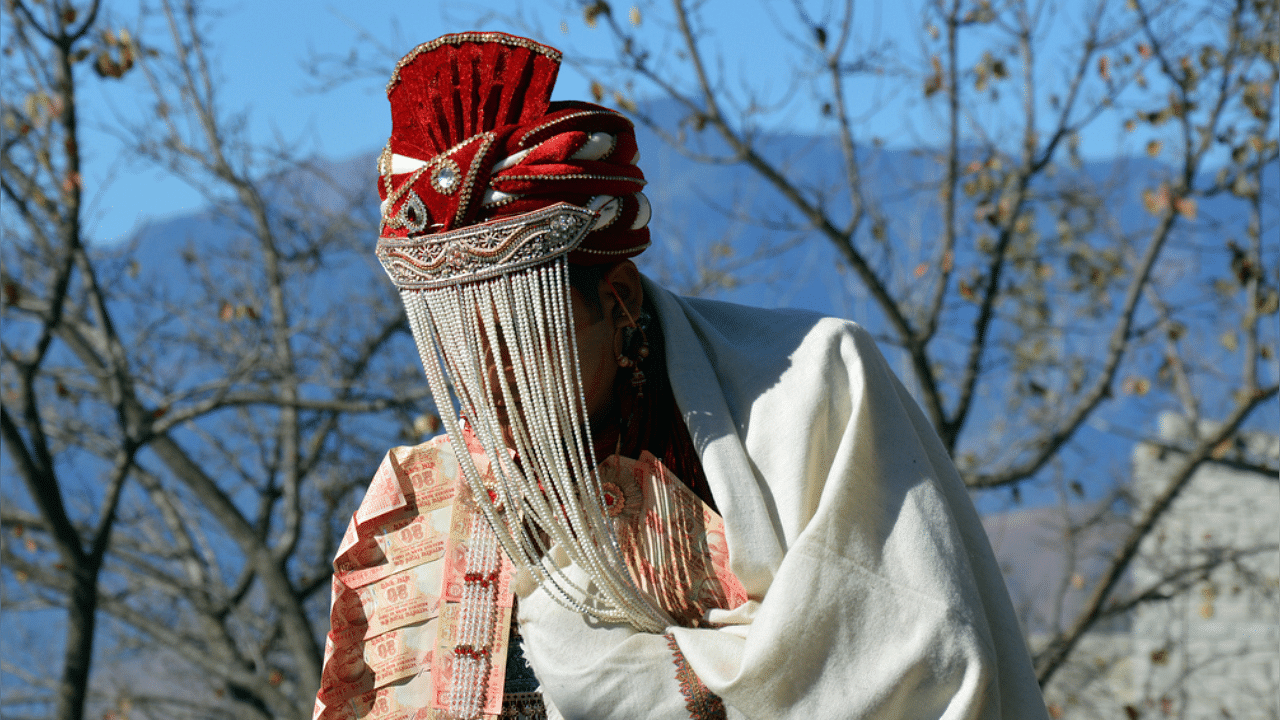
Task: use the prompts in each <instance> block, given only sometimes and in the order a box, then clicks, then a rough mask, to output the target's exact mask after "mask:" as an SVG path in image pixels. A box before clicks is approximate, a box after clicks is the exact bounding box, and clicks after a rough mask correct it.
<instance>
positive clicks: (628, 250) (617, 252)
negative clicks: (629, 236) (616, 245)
mask: <svg viewBox="0 0 1280 720" xmlns="http://www.w3.org/2000/svg"><path fill="white" fill-rule="evenodd" d="M652 244H653V243H651V242H647V243H645V244H643V245H634V246H632V247H629V248H623V249H621V250H593V249H591V248H584V247H580V248H578V252H584V253H592V254H594V255H626V254H627V253H638V252H641V251H643V250H644V249H645V248H647V247H649V246H650V245H652Z"/></svg>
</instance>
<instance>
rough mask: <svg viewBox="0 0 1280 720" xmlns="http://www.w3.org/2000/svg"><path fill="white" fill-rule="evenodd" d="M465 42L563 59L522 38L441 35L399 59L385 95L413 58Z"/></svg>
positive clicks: (395, 83) (493, 33)
mask: <svg viewBox="0 0 1280 720" xmlns="http://www.w3.org/2000/svg"><path fill="white" fill-rule="evenodd" d="M466 42H473V43H486V42H494V43H500V44H502V45H508V46H510V47H522V48H524V49H525V50H530V51H532V52H536V53H538V54H539V55H542V56H544V57H547V58H550V59H551V61H552V62H554V63H557V64H558V63H559V62H560V59H561V58H562V57H564V55H563V54H562V53H561V52H560V51H559V50H556V49H555V48H551V47H547V46H546V45H540V44H538V43H536V42H534V41H532V40H526V39H525V38H522V37H515V36H512V35H507V34H506V33H496V32H465V33H453V34H452V35H442V36H440V37H438V38H436V39H435V40H430V41H428V42H424V43H422V44H421V45H419V46H418V47H416V48H414V49H413V50H410V51H409V54H408V55H405V56H404V57H403V58H401V59H400V62H398V63H396V69H395V70H393V71H392V72H391V79H390V80H388V81H387V95H390V94H391V89H392V88H394V87H395V86H396V85H398V84H399V83H400V69H401V68H403V67H404V66H405V65H408V64H409V63H411V62H413V59H414V58H416V57H418V56H419V55H421V54H422V53H425V52H431V51H432V50H435V49H436V48H438V47H441V46H443V45H461V44H462V43H466Z"/></svg>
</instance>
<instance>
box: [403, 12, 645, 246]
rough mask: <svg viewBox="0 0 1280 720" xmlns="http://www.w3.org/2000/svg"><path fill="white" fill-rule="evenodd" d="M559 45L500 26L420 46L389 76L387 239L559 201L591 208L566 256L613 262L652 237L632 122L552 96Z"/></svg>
mask: <svg viewBox="0 0 1280 720" xmlns="http://www.w3.org/2000/svg"><path fill="white" fill-rule="evenodd" d="M560 57H561V55H560V52H559V51H558V50H555V49H554V48H550V47H547V46H545V45H540V44H538V43H535V42H533V41H532V40H527V39H525V38H521V37H515V36H513V35H507V34H505V33H493V32H486V33H479V32H471V33H459V34H454V35H445V36H444V37H441V38H437V39H436V40H432V41H431V42H428V43H424V44H422V45H419V46H418V47H417V48H414V50H413V51H412V52H410V53H409V54H408V55H406V56H405V57H404V59H403V60H401V61H400V63H399V64H398V65H397V66H396V69H395V72H394V73H393V74H392V76H391V81H390V82H389V83H388V84H387V99H388V100H390V101H391V125H392V129H391V139H390V140H389V141H388V142H387V146H386V148H385V149H384V150H383V152H382V156H381V157H380V158H379V161H378V171H379V176H380V179H379V187H378V192H379V195H380V196H381V198H382V200H383V203H382V230H381V235H382V237H383V238H385V239H389V240H394V239H406V238H415V237H423V236H430V235H436V234H439V233H446V232H449V231H452V230H456V229H459V228H464V227H467V226H472V225H475V224H477V223H484V222H486V221H490V220H499V219H503V218H508V219H509V218H513V217H514V216H520V215H524V214H526V213H531V212H534V211H537V210H541V209H542V208H546V207H549V206H551V205H554V204H556V203H561V202H567V203H571V204H573V205H577V206H579V207H583V208H587V209H588V210H591V211H593V212H595V213H596V218H595V220H594V223H593V225H592V230H591V231H590V232H588V233H587V234H586V236H585V237H584V238H583V240H582V242H581V244H580V245H578V246H577V249H575V250H574V251H573V252H572V253H570V255H569V261H570V262H572V263H576V264H582V265H594V264H599V263H604V262H612V261H615V260H620V259H622V258H627V257H631V256H633V255H637V254H639V253H640V252H641V251H643V250H644V249H645V248H646V247H648V246H649V229H648V227H647V226H646V225H647V223H648V221H649V203H648V200H646V199H645V197H644V195H643V194H641V193H640V190H641V189H642V188H643V187H644V184H645V181H644V173H642V172H641V171H640V168H639V167H637V166H636V164H635V163H636V160H637V159H638V155H639V153H638V151H637V149H636V140H635V129H634V127H633V126H632V124H631V121H630V120H627V119H626V118H625V117H623V116H622V115H620V114H618V113H616V112H614V111H613V110H610V109H608V108H605V107H601V106H599V105H593V104H590V103H584V102H555V103H553V102H551V89H552V87H553V86H554V85H555V79H556V74H557V72H558V71H559V68H560Z"/></svg>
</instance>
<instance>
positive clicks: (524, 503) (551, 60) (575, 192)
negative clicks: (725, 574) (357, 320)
mask: <svg viewBox="0 0 1280 720" xmlns="http://www.w3.org/2000/svg"><path fill="white" fill-rule="evenodd" d="M559 60H560V54H559V52H558V51H555V50H553V49H552V48H548V47H546V46H543V45H539V44H537V43H534V42H532V41H529V40H526V39H524V38H516V37H512V36H510V35H504V34H501V33H463V34H460V35H447V36H445V37H442V38H440V39H438V40H435V41H432V42H430V43H425V44H424V45H421V46H419V47H418V48H417V49H415V50H414V51H413V52H411V53H410V54H409V55H408V56H406V57H405V58H404V60H402V61H401V62H400V64H399V65H398V66H397V67H396V71H395V74H394V75H393V76H392V78H391V82H390V83H389V84H388V86H387V96H388V99H389V100H390V101H391V110H392V134H391V139H390V140H389V141H388V143H387V147H386V149H385V150H384V151H383V154H382V156H381V158H380V160H379V163H378V168H379V176H380V177H379V188H378V190H379V194H380V196H381V198H382V228H381V233H380V239H379V241H378V249H377V252H378V257H379V259H380V260H381V261H382V263H383V266H384V267H385V268H386V270H387V273H388V275H390V276H391V279H392V281H393V282H394V283H395V284H396V285H397V287H398V288H399V289H400V291H401V297H402V298H403V300H404V303H405V309H406V311H407V313H408V316H409V324H410V327H411V328H412V329H413V333H414V339H415V340H416V341H417V343H418V349H419V352H420V354H421V356H422V360H423V364H424V367H425V369H426V372H427V378H428V380H429V382H430V384H431V391H432V394H433V395H434V397H435V398H436V403H437V409H438V410H439V414H440V416H441V419H442V420H443V422H444V426H445V428H446V429H447V430H448V433H449V439H450V441H451V444H452V445H453V447H454V449H455V455H456V456H457V457H458V459H459V463H460V465H461V467H462V471H463V474H464V475H465V476H466V478H467V483H468V485H469V486H470V488H471V491H472V493H473V496H474V497H476V498H485V497H489V498H492V499H493V502H492V503H491V504H486V503H484V502H483V500H481V504H482V510H483V512H484V513H485V515H486V517H487V518H488V521H489V525H490V527H492V528H493V530H494V532H495V534H496V535H497V538H498V540H499V541H500V542H501V544H502V547H503V549H504V550H505V551H506V552H507V554H508V556H509V557H510V558H511V559H512V561H513V562H515V563H516V564H517V565H518V566H521V567H523V568H524V569H525V570H527V571H528V572H529V573H530V574H531V575H532V577H534V578H536V579H538V581H539V582H541V583H542V584H543V585H544V586H548V583H549V589H552V590H553V593H552V595H553V597H554V596H556V592H554V590H555V589H556V588H559V587H561V586H560V585H559V582H560V580H557V579H555V575H556V572H557V571H554V570H548V569H547V568H546V567H544V566H543V565H542V563H541V562H540V558H541V557H542V556H543V554H544V553H545V552H546V551H547V549H548V548H549V547H550V545H551V544H559V545H560V546H561V547H563V548H564V549H565V550H566V552H567V553H568V555H569V557H570V558H571V559H573V561H574V562H575V563H577V564H578V565H580V566H581V567H584V568H587V569H588V570H589V573H590V575H591V579H592V581H593V582H594V583H595V584H596V585H597V586H598V587H599V588H600V589H601V592H602V593H603V599H605V600H606V601H607V603H608V604H609V605H612V606H613V609H611V610H600V611H599V612H595V611H593V613H592V614H594V615H596V616H597V617H599V618H601V619H606V620H613V621H618V620H626V621H629V622H631V623H632V624H633V625H635V626H636V627H637V628H641V629H646V630H655V631H656V630H660V629H661V628H663V627H665V626H666V623H667V622H668V621H669V618H666V617H665V614H664V613H663V612H662V611H661V610H660V609H657V606H655V605H653V604H652V603H651V601H650V600H649V599H647V598H646V597H645V596H643V594H642V593H640V592H639V591H638V590H637V589H636V587H635V585H634V582H633V581H632V580H631V578H630V575H629V573H628V571H627V569H626V565H625V563H624V562H623V561H622V559H621V557H620V556H619V555H618V552H619V551H618V544H617V540H616V537H614V536H613V530H612V525H611V524H610V522H609V520H608V519H607V518H606V517H605V515H604V512H603V500H602V493H601V490H600V481H599V477H598V474H597V473H596V469H595V468H596V463H597V460H598V459H599V458H597V457H596V454H595V449H594V443H593V431H594V430H596V429H599V428H606V427H609V426H610V425H611V424H616V423H617V410H616V406H617V398H616V397H615V391H614V388H615V386H616V385H617V384H618V378H619V373H618V370H619V365H620V364H621V362H622V360H621V359H620V358H622V356H623V352H624V350H625V349H626V348H625V347H624V345H625V339H626V337H627V336H628V334H629V333H627V331H626V330H625V328H627V327H628V326H631V325H633V324H634V321H633V320H632V319H631V318H636V317H639V316H640V307H641V304H642V302H643V297H644V290H643V288H642V286H641V282H640V274H639V272H638V271H637V270H636V267H635V265H634V264H633V263H632V262H631V261H630V260H628V258H630V257H632V256H634V255H637V254H639V253H640V252H641V251H643V250H644V249H645V248H646V247H648V245H649V231H648V228H647V223H648V220H649V204H648V201H647V200H645V198H644V195H643V194H642V193H641V192H640V190H641V188H642V187H643V186H644V174H643V173H642V172H641V171H640V169H639V168H638V167H637V166H636V165H635V162H636V160H637V158H638V155H639V153H638V151H637V149H636V145H635V135H634V129H633V127H632V125H631V123H630V121H628V120H627V119H626V118H624V117H623V116H621V115H619V114H618V113H616V112H613V111H612V110H609V109H607V108H603V107H599V106H596V105H590V104H588V103H552V102H551V101H550V96H551V87H552V85H553V84H554V81H555V74H556V69H557V67H558V64H559ZM454 401H456V406H457V411H456V412H455V411H454V407H453V403H454ZM476 443H478V444H479V446H480V447H482V448H483V449H484V454H485V455H486V456H487V459H488V463H487V467H488V469H489V471H491V472H486V473H485V474H484V475H481V472H480V469H479V467H477V465H476V464H475V463H474V462H472V460H471V453H470V451H469V450H468V449H467V446H468V445H474V444H476ZM530 524H532V525H534V526H536V527H538V528H540V529H541V531H542V533H534V534H533V536H532V537H531V535H530V533H529V532H528V531H527V529H528V527H529V526H530ZM549 573H550V574H549Z"/></svg>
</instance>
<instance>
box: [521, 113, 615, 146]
mask: <svg viewBox="0 0 1280 720" xmlns="http://www.w3.org/2000/svg"><path fill="white" fill-rule="evenodd" d="M588 115H604V116H607V117H622V116H621V115H619V114H618V113H616V112H613V111H612V110H582V111H579V112H576V113H569V114H568V115H565V116H564V117H558V118H556V119H555V120H551V121H549V122H545V123H542V124H541V125H539V126H537V127H535V128H534V129H532V130H530V131H528V132H526V133H525V134H524V135H521V136H520V143H519V146H520V147H524V144H525V142H526V141H527V140H528V139H529V136H530V135H533V134H535V133H537V132H539V131H540V130H545V129H547V128H549V127H551V126H552V125H555V124H557V123H562V122H566V121H568V120H574V119H576V118H580V117H586V116H588ZM623 119H624V120H625V119H626V118H623ZM609 152H613V151H612V150H610V151H609Z"/></svg>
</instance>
